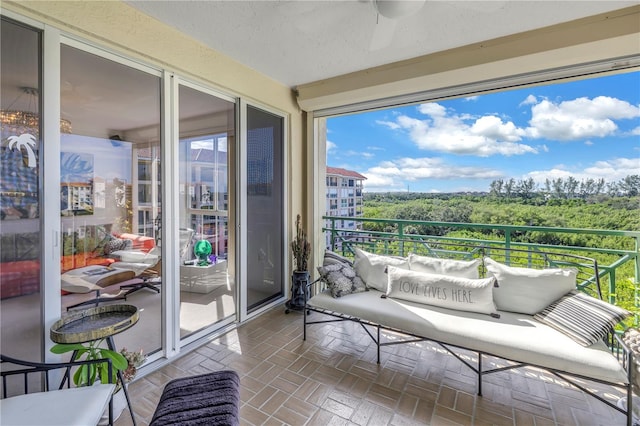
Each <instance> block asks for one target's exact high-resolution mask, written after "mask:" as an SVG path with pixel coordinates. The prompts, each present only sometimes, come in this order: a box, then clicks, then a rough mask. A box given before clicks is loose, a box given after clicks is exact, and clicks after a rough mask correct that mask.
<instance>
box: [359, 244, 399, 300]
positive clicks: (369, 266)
mask: <svg viewBox="0 0 640 426" xmlns="http://www.w3.org/2000/svg"><path fill="white" fill-rule="evenodd" d="M354 251H355V253H356V258H355V260H354V262H353V267H354V269H355V270H356V273H357V274H358V276H359V277H360V278H362V280H363V281H364V282H365V284H366V285H367V287H368V288H375V289H376V290H380V291H382V292H384V293H386V292H387V285H388V283H389V279H388V278H387V274H386V270H387V266H389V265H392V266H397V267H399V268H404V269H409V261H408V259H407V258H406V257H392V256H382V255H379V254H373V253H369V252H366V251H364V250H360V249H359V248H354Z"/></svg>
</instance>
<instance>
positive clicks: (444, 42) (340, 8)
mask: <svg viewBox="0 0 640 426" xmlns="http://www.w3.org/2000/svg"><path fill="white" fill-rule="evenodd" d="M127 3H128V4H129V5H131V6H133V7H135V8H137V9H138V10H140V11H142V12H143V13H146V14H148V15H150V16H152V17H154V18H156V19H158V20H159V21H162V22H164V23H166V24H168V25H170V26H172V27H174V28H176V29H178V30H179V31H181V32H183V33H185V34H187V35H189V36H191V37H193V38H194V39H197V40H199V41H200V42H202V43H204V44H206V45H208V46H209V47H211V48H213V49H215V50H217V51H219V52H222V53H224V54H226V55H228V56H230V57H232V58H234V59H235V60H237V61H239V62H240V63H242V64H244V65H246V66H248V67H250V68H252V69H255V70H257V71H259V72H261V73H263V74H265V75H267V76H269V77H271V78H273V79H274V80H276V81H279V82H281V83H283V84H285V85H287V86H291V87H295V86H296V85H299V84H303V83H309V82H313V81H317V80H322V79H326V78H329V77H335V76H337V75H342V74H346V73H349V72H354V71H358V70H362V69H367V68H370V67H374V66H378V65H383V64H387V63H392V62H396V61H399V60H403V59H409V58H414V57H417V56H421V55H425V54H429V53H433V52H438V51H442V50H446V49H450V48H454V47H459V46H464V45H468V44H471V43H475V42H480V41H484V40H489V39H492V38H496V37H501V36H506V35H509V34H514V33H519V32H522V31H527V30H532V29H535V28H540V27H545V26H548V25H553V24H557V23H561V22H566V21H570V20H573V19H578V18H582V17H586V16H590V15H595V14H599V13H603V12H607V11H611V10H616V9H621V8H623V7H627V6H632V5H634V4H637V2H636V1H614V0H606V1H579V0H569V1H566V0H565V1H562V0H553V1H551V0H536V1H524V0H511V1H502V0H494V1H482V0H477V1H441V0H427V1H426V3H425V4H424V6H423V7H422V8H421V9H420V10H419V11H418V12H417V13H415V14H413V15H411V16H408V17H405V18H402V19H398V20H395V21H389V20H386V19H385V18H382V17H380V18H379V17H377V14H376V12H375V10H374V8H373V6H372V5H371V2H370V0H351V1H329V0H326V1H303V0H299V1H268V0H266V1H242V0H239V1H136V0H133V1H127ZM377 19H379V22H378V23H376V21H377Z"/></svg>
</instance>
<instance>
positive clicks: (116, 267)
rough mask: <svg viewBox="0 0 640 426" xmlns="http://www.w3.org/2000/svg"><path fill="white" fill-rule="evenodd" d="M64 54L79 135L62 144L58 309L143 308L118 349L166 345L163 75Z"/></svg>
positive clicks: (68, 108) (69, 110)
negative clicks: (160, 222) (98, 301)
mask: <svg viewBox="0 0 640 426" xmlns="http://www.w3.org/2000/svg"><path fill="white" fill-rule="evenodd" d="M60 53H61V74H60V77H61V82H60V85H61V111H62V115H63V117H67V118H68V119H69V121H70V122H71V126H72V129H73V131H72V132H71V133H63V134H62V135H61V141H60V149H61V152H60V178H61V182H60V191H61V203H60V216H61V218H60V220H61V230H62V277H61V283H62V290H63V296H62V308H63V310H67V309H72V308H75V307H78V308H86V307H91V306H95V299H96V298H97V297H98V296H100V297H101V298H102V299H105V298H108V300H107V301H104V302H101V303H108V302H109V301H114V300H116V301H119V302H122V303H127V304H132V305H135V306H137V307H138V308H139V309H140V310H142V311H144V315H140V320H139V321H138V323H137V324H136V325H135V326H134V327H132V328H130V329H128V330H126V331H125V332H123V333H120V334H118V335H117V336H115V342H116V346H117V347H118V348H122V347H126V348H128V349H129V350H137V349H140V348H142V349H143V350H144V351H145V353H151V352H154V351H157V350H159V349H160V348H161V345H162V333H161V324H162V319H161V312H162V311H161V306H162V303H161V302H162V300H161V291H160V290H161V288H162V285H163V283H162V279H161V278H162V277H161V274H162V270H161V264H162V262H161V253H160V248H159V235H158V231H159V228H158V227H157V226H155V225H156V222H155V221H154V219H156V218H158V217H159V215H160V207H161V205H160V180H159V173H157V172H156V171H157V170H158V169H159V162H160V78H159V77H157V76H153V75H150V74H147V73H145V72H142V71H139V70H136V69H133V68H130V67H127V66H126V65H123V64H120V63H117V62H113V61H110V60H107V59H105V58H102V57H100V56H97V55H93V54H90V53H87V52H84V51H82V50H80V49H76V48H73V47H70V46H65V45H63V46H61V52H60ZM105 267H109V268H111V269H110V270H107V269H105ZM125 294H126V295H127V297H126V302H125V301H124V295H125ZM87 302H89V303H88V304H87ZM92 302H93V303H92Z"/></svg>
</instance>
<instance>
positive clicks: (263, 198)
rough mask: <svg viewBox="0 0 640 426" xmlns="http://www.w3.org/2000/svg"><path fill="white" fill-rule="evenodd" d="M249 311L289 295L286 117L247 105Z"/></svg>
mask: <svg viewBox="0 0 640 426" xmlns="http://www.w3.org/2000/svg"><path fill="white" fill-rule="evenodd" d="M246 112H247V117H246V119H247V145H246V159H247V160H246V165H245V166H246V176H247V177H246V182H247V190H246V191H247V192H246V199H247V202H246V212H247V249H246V252H247V259H246V262H247V265H248V266H247V274H246V277H247V295H246V296H247V312H252V311H255V310H256V309H259V308H260V307H262V306H264V305H265V304H267V303H268V302H270V301H272V300H276V299H278V298H281V297H283V296H284V294H285V281H284V274H283V269H284V248H285V247H286V243H285V238H284V237H285V227H284V221H285V210H284V118H283V117H281V116H278V115H275V114H272V113H270V112H267V111H264V110H262V109H258V108H255V107H252V106H247V108H246Z"/></svg>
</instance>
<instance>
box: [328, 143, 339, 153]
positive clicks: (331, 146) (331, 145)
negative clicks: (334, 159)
mask: <svg viewBox="0 0 640 426" xmlns="http://www.w3.org/2000/svg"><path fill="white" fill-rule="evenodd" d="M337 147H338V146H337V145H336V144H335V143H333V142H331V141H330V140H327V154H329V153H332V152H334V151H335V150H336V148H337Z"/></svg>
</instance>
